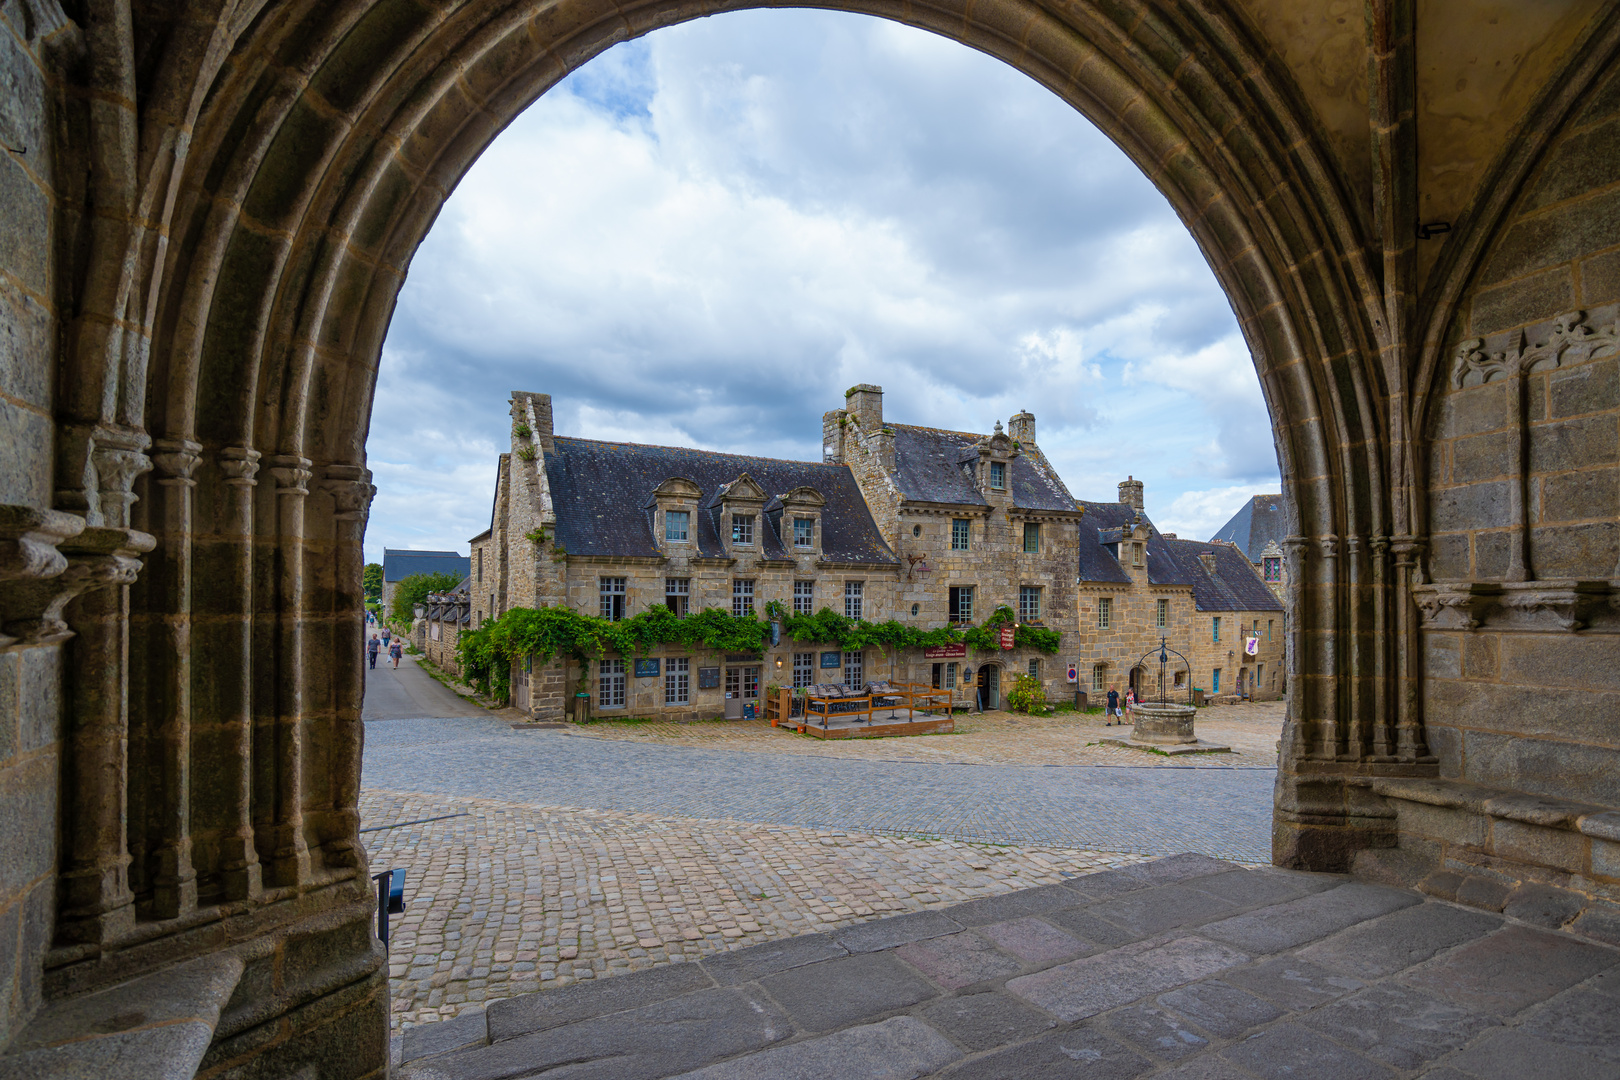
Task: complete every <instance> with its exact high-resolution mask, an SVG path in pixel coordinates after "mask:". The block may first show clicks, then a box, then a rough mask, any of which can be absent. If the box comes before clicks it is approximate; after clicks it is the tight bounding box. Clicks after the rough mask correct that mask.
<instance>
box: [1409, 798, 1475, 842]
mask: <svg viewBox="0 0 1620 1080" xmlns="http://www.w3.org/2000/svg"><path fill="white" fill-rule="evenodd" d="M1395 806H1396V808H1397V820H1398V821H1399V822H1400V829H1401V832H1402V833H1407V832H1411V833H1413V834H1415V835H1417V836H1422V837H1428V838H1429V839H1432V840H1442V841H1445V842H1446V843H1449V844H1461V845H1463V846H1464V847H1469V848H1473V849H1475V850H1482V849H1483V848H1484V847H1485V841H1486V830H1487V828H1488V826H1489V819H1488V818H1487V817H1486V816H1485V815H1484V814H1479V813H1474V812H1472V811H1469V810H1460V809H1455V808H1453V807H1449V806H1429V805H1428V804H1426V803H1418V802H1407V801H1406V800H1404V799H1401V800H1397V801H1396V802H1395Z"/></svg>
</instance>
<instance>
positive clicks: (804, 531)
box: [793, 517, 816, 548]
mask: <svg viewBox="0 0 1620 1080" xmlns="http://www.w3.org/2000/svg"><path fill="white" fill-rule="evenodd" d="M793 546H794V547H802V548H808V547H815V546H816V519H815V518H807V517H796V518H794V519H793Z"/></svg>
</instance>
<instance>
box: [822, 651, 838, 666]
mask: <svg viewBox="0 0 1620 1080" xmlns="http://www.w3.org/2000/svg"><path fill="white" fill-rule="evenodd" d="M821 666H822V667H824V668H835V667H843V666H844V654H843V653H835V652H824V653H822V654H821Z"/></svg>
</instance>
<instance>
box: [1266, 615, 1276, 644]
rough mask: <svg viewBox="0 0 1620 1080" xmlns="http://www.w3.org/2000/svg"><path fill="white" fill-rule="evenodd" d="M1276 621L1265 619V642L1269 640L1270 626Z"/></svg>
mask: <svg viewBox="0 0 1620 1080" xmlns="http://www.w3.org/2000/svg"><path fill="white" fill-rule="evenodd" d="M1276 621H1277V620H1276V619H1267V620H1266V640H1267V641H1270V640H1271V626H1272V624H1273V623H1275V622H1276Z"/></svg>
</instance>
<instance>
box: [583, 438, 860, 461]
mask: <svg viewBox="0 0 1620 1080" xmlns="http://www.w3.org/2000/svg"><path fill="white" fill-rule="evenodd" d="M552 441H553V442H575V443H594V444H596V445H597V446H633V447H635V448H637V449H638V450H681V451H685V452H686V453H690V454H709V455H712V456H714V457H730V458H742V459H744V460H747V461H774V462H777V463H778V464H782V465H817V466H821V467H823V468H828V469H840V468H845V467H846V466H845V465H844V463H843V462H837V461H806V460H804V459H802V458H778V457H765V456H764V455H762V454H734V453H732V452H731V451H729V450H704V449H702V448H700V447H696V446H665V445H663V444H662V443H634V442H620V441H616V440H613V439H585V438H581V437H579V436H578V435H558V436H556V437H555V438H554V439H553V440H552Z"/></svg>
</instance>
